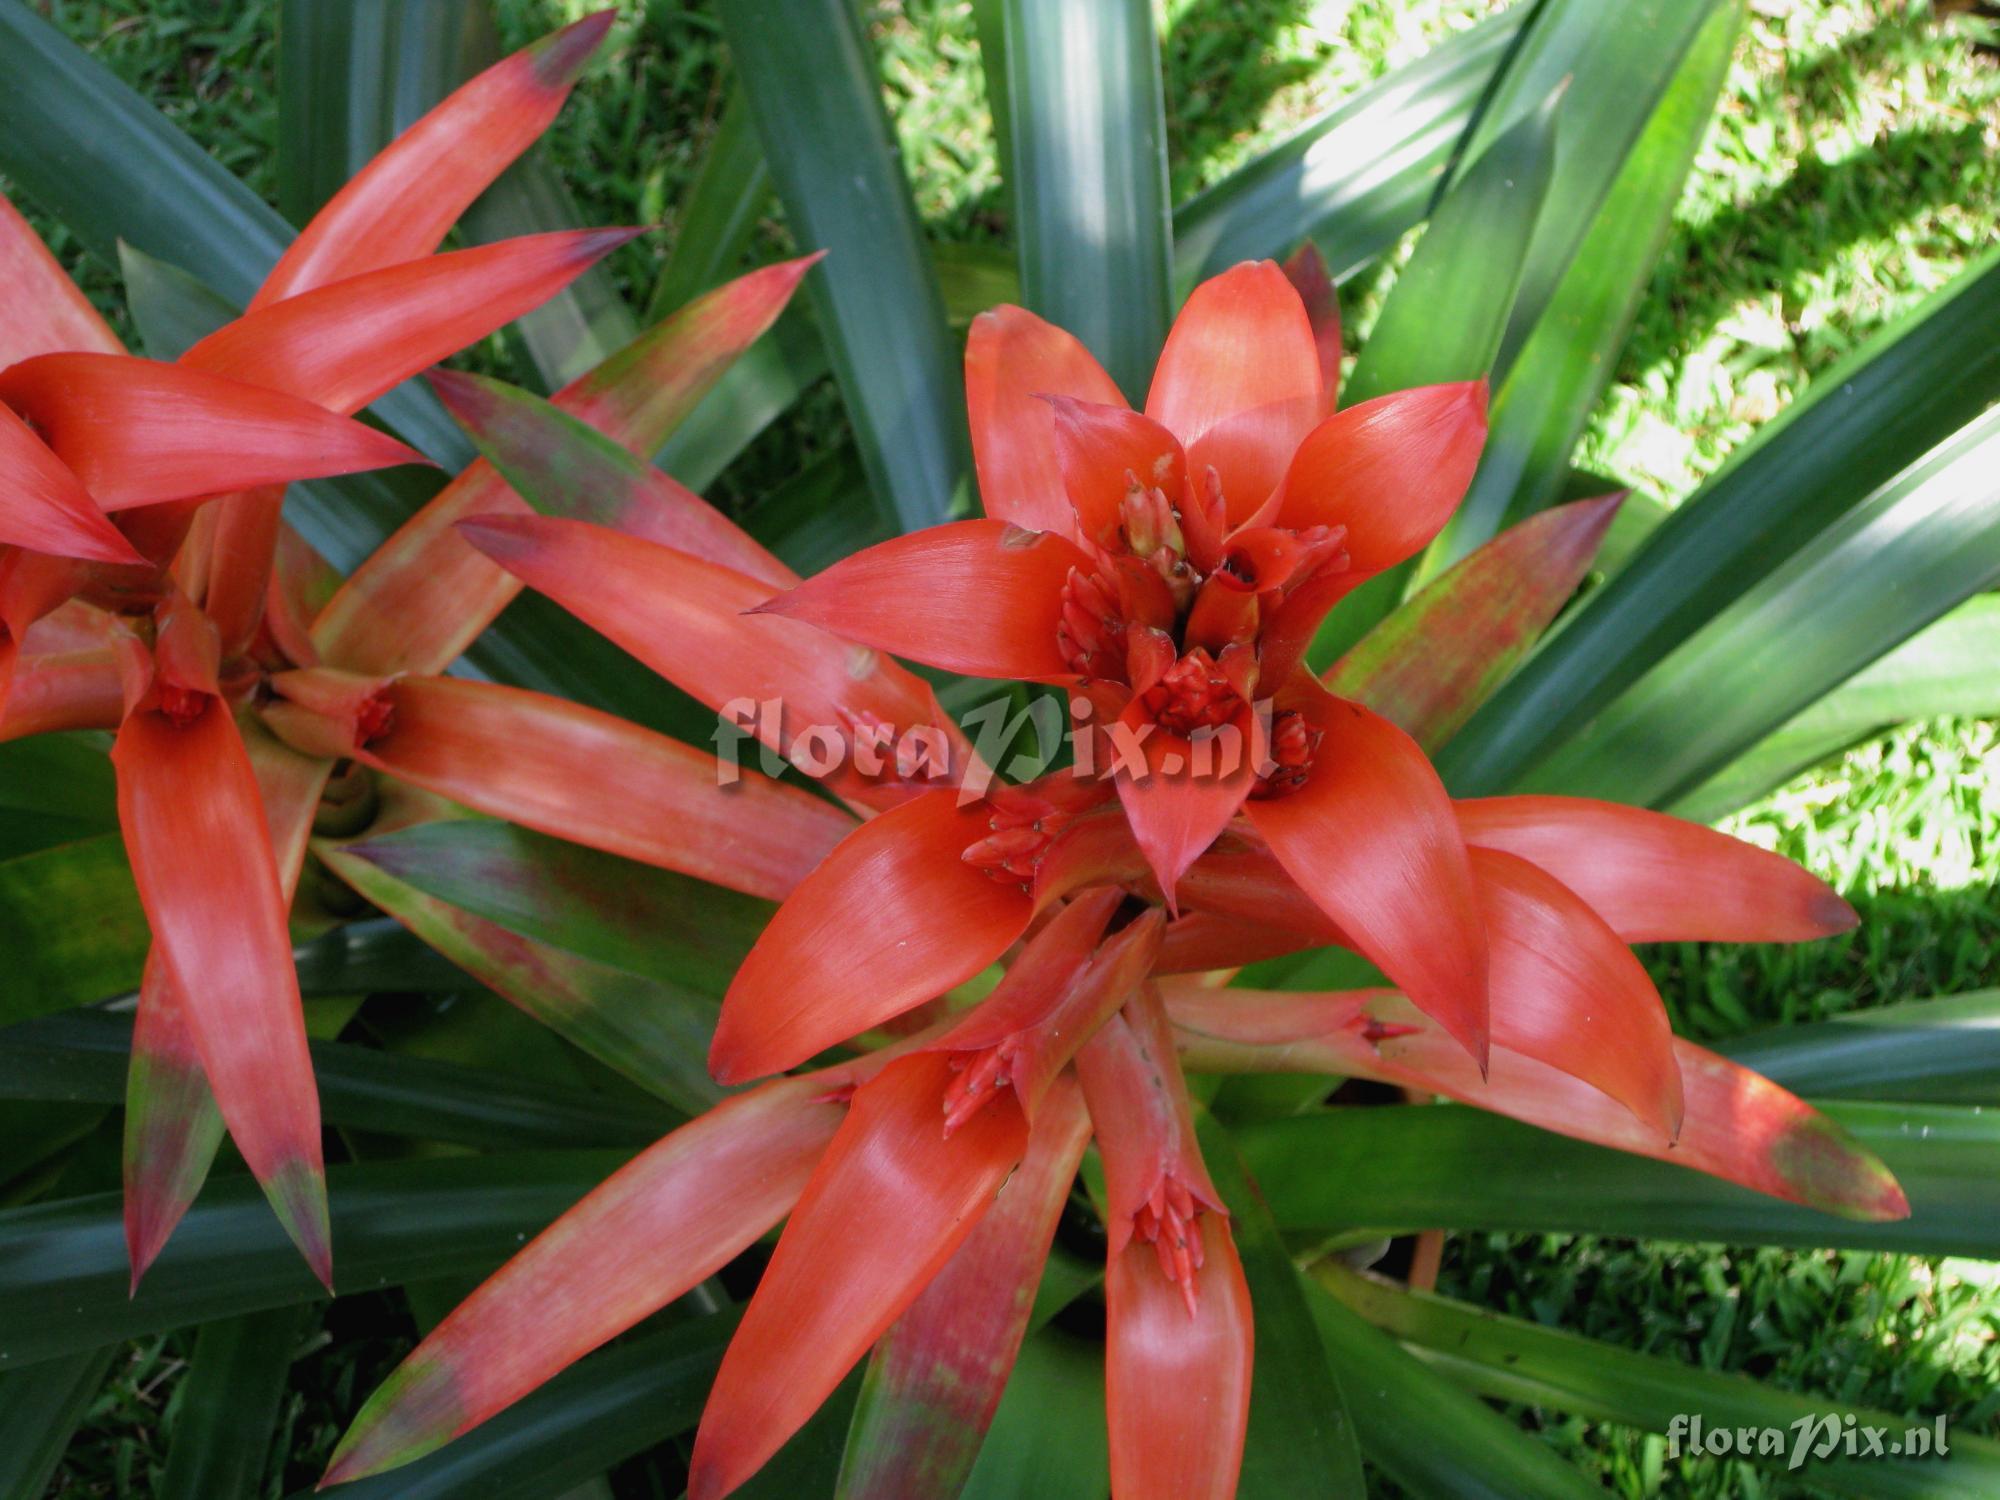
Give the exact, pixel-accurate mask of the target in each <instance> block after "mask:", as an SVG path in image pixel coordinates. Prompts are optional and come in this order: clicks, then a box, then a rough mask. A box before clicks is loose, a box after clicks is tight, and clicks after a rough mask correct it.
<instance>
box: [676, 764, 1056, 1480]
mask: <svg viewBox="0 0 2000 1500" xmlns="http://www.w3.org/2000/svg"><path fill="white" fill-rule="evenodd" d="M912 805H913V806H914V805H916V804H912ZM886 816H888V817H893V816H895V814H893V813H892V814H887V815H886ZM950 1078H951V1067H950V1064H949V1063H948V1062H947V1061H946V1059H944V1058H942V1057H939V1056H937V1055H936V1054H932V1053H920V1054H918V1055H916V1056H914V1057H907V1058H902V1059H899V1060H898V1061H896V1062H893V1063H891V1064H889V1066H888V1067H886V1068H884V1069H883V1070H882V1072H881V1073H880V1074H879V1075H878V1076H877V1077H875V1078H874V1079H873V1080H871V1081H870V1082H868V1083H865V1084H863V1085H862V1086H861V1087H860V1088H858V1089H857V1090H856V1091H855V1094H854V1101H853V1105H852V1107H851V1108H850V1110H849V1112H848V1116H847V1119H846V1120H845V1121H844V1122H843V1123H842V1125H841V1127H840V1129H839V1130H838V1131H837V1132H836V1133H835V1135H834V1138H833V1141H832V1144H830V1145H829V1146H828V1147H827V1151H826V1155H825V1157H824V1159H822V1161H821V1162H820V1165H819V1167H818V1169H817V1170H816V1171H815V1172H814V1173H813V1176H812V1180H811V1181H810V1182H809V1183H807V1185H806V1189H805V1192H804V1194H803V1195H802V1196H801V1197H800V1199H799V1203H798V1207H797V1208H796V1209H794V1210H793V1212H792V1217H791V1222H790V1223H788V1224H787V1225H786V1226H785V1232H784V1234H783V1235H782V1236H781V1237H780V1238H779V1240H778V1248H777V1249H776V1250H775V1251H773V1252H772V1255H771V1263H770V1265H769V1267H768V1268H767V1269H766V1270H765V1272H764V1278H763V1280H762V1281H761V1282H759V1283H758V1286H757V1292H756V1295H755V1296H753V1297H752V1298H751V1299H750V1305H749V1307H748V1308H747V1309H746V1310H745V1312H744V1314H743V1322H742V1324H741V1326H739V1327H738V1329H737V1331H736V1337H735V1338H734V1339H733V1340H732V1341H731V1342H730V1345H729V1352H728V1353H727V1354H725V1355H724V1356H723V1359H722V1368H721V1369H720V1370H718V1371H717V1372H716V1376H715V1385H714V1387H713V1388H712V1389H711V1391H710V1392H709V1398H708V1408H707V1410H706V1411H704V1412H703V1414H702V1419H701V1427H700V1429H699V1430H698V1431H697V1432H696V1434H695V1440H694V1455H693V1457H692V1458H691V1459H690V1460H689V1463H688V1500H718V1497H720V1496H723V1495H727V1494H728V1493H729V1492H730V1491H731V1490H733V1489H735V1488H736V1487H737V1486H738V1485H739V1484H741V1483H742V1482H743V1481H744V1480H746V1479H748V1478H749V1477H750V1476H751V1475H752V1474H754V1473H755V1472H756V1471H757V1470H758V1469H759V1468H761V1467H762V1466H763V1464H764V1462H765V1460H767V1459H768V1458H770V1456H771V1455H772V1454H773V1453H775V1452H777V1450H778V1449H779V1448H780V1447H781V1446H783V1444H784V1442H785V1440H786V1439H787V1438H789V1437H790V1436H791V1435H792V1434H793V1433H794V1432H796V1431H797V1430H798V1429H799V1428H800V1427H801V1426H802V1425H804V1423H805V1421H806V1419H807V1418H808V1417H810V1416H811V1415H812V1414H813V1412H814V1411H815V1410H817V1409H818V1407H819V1404H820V1403H821V1402H822V1401H824V1400H825V1399H826V1397H827V1396H828V1395H829V1394H830V1393H831V1392H832V1390H833V1388H834V1387H835V1386H836V1385H838V1384H839V1383H840V1380H841V1377H842V1376H844V1375H846V1373H847V1372H848V1371H849V1370H850V1369H852V1368H853V1366H854V1364H855V1362H856V1361H857V1360H859V1359H860V1358H861V1356H862V1355H863V1354H865V1353H866V1352H867V1351H868V1348H869V1346H870V1345H872V1344H873V1343H874V1342H875V1341H876V1340H877V1339H878V1338H880V1337H881V1336H882V1335H883V1334H884V1333H885V1332H886V1331H887V1330H888V1328H889V1325H890V1324H892V1323H894V1322H895V1321H896V1319H897V1318H898V1317H900V1316H901V1315H902V1313H903V1311H904V1309H906V1308H907V1307H909V1305H910V1304H911V1303H912V1302H914V1301H915V1300H916V1299H917V1297H918V1295H919V1294H921V1293H922V1292H923V1290H924V1288H925V1287H926V1286H928V1285H929V1284H930V1282H931V1279H932V1278H933V1277H934V1276H936V1275H937V1273H938V1272H939V1271H940V1270H942V1269H943V1268H944V1266H945V1264H946V1263H947V1262H948V1261H950V1259H951V1257H952V1255H953V1254H954V1253H955V1252H956V1251H957V1250H958V1248H959V1246H960V1245H962V1244H963V1243H964V1242H965V1240H966V1237H967V1236H968V1235H970V1234H971V1233H972V1231H973V1229H974V1227H975V1226H976V1225H977V1224H978V1222H979V1220H980V1217H981V1216H982V1215H983V1214H984V1213H985V1212H986V1211H987V1209H988V1208H989V1207H991V1205H992V1203H993V1199H994V1195H995V1194H996V1193H997V1192H998V1191H999V1190H1000V1185H1001V1184H1002V1183H1003V1182H1005V1181H1006V1180H1007V1174H1008V1173H1009V1172H1011V1171H1012V1170H1013V1169H1014V1167H1015V1166H1016V1165H1017V1164H1018V1163H1019V1162H1020V1160H1021V1157H1022V1154H1023V1153H1024V1152H1025V1151H1026V1149H1027V1143H1028V1128H1027V1123H1026V1121H1024V1120H1023V1119H1022V1118H1021V1112H1020V1111H1019V1110H1018V1109H1017V1108H1015V1107H1014V1104H1013V1102H1012V1101H1011V1100H1007V1099H1003V1100H1000V1101H999V1102H998V1103H996V1104H995V1105H994V1106H993V1107H991V1108H989V1109H984V1110H981V1111H980V1112H979V1113H978V1114H977V1115H975V1116H973V1118H972V1119H971V1120H969V1121H967V1122H966V1124H965V1125H964V1126H963V1127H961V1128H960V1129H959V1130H957V1131H955V1132H953V1133H952V1135H951V1136H950V1138H949V1139H947V1138H946V1136H945V1134H944V1130H943V1126H942V1123H941V1102H942V1100H943V1097H944V1092H945V1088H946V1085H947V1084H948V1082H949V1081H950ZM829 1287H838V1288H839V1295H838V1296H828V1295H827V1289H828V1288H829Z"/></svg>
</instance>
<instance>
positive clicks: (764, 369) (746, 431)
mask: <svg viewBox="0 0 2000 1500" xmlns="http://www.w3.org/2000/svg"><path fill="white" fill-rule="evenodd" d="M828 368H829V365H828V363H827V357H826V346H825V344H824V343H822V342H821V340H820V336H819V332H818V330H817V329H815V328H814V327H813V325H812V320H811V318H809V317H808V316H807V315H806V311H805V309H804V308H802V307H800V306H799V305H798V304H797V303H793V304H792V306H791V307H789V308H787V309H786V310H785V313H784V315H783V316H782V317H780V318H779V319H778V321H777V322H776V323H775V324H773V325H772V327H771V331H770V332H769V333H768V334H766V335H765V336H764V337H763V338H761V339H759V340H758V341H757V342H756V343H754V344H752V345H751V346H750V347H749V349H747V350H745V351H744V353H743V355H742V357H741V358H740V359H738V360H737V361H736V363H735V364H733V365H731V366H730V367H729V369H728V370H727V371H725V372H724V374H723V376H722V379H720V380H718V381H717V382H716V383H715V389H714V390H712V391H710V392H709V393H708V394H707V395H706V396H704V397H702V399H701V402H700V404H699V405H697V406H696V407H695V409H694V411H693V412H691V413H690V414H689V415H688V418H687V420H686V421H684V422H682V423H681V425H680V426H679V427H678V428H676V429H675V430H674V433H673V436H671V437H669V438H668V439H667V440H666V442H665V443H663V444H661V446H660V449H659V451H658V452H657V453H655V454H654V455H653V462H654V463H656V464H658V465H659V466H660V467H661V468H663V469H665V470H666V471H667V472H668V473H669V474H671V475H673V476H674V478H676V479H678V480H679V481H680V482H681V483H682V484H684V485H686V486H687V487H688V488H689V489H691V490H705V489H707V488H708V486H709V485H710V484H712V483H714V481H715V477H716V475H718V474H720V473H721V472H722V471H723V470H724V469H726V468H728V467H729V465H730V463H731V461H733V460H734V459H735V457H736V455H737V454H739V453H741V452H742V451H743V450H744V448H745V447H747V446H748V445H749V443H750V440H751V439H752V438H754V437H755V436H756V435H757V434H758V433H760V432H762V431H763V430H764V429H765V428H766V427H768V426H770V425H771V423H772V422H773V421H775V420H776V419H777V418H778V416H779V415H780V414H781V413H783V412H784V411H786V410H788V409H789V408H790V407H791V405H792V404H793V403H794V402H795V401H797V400H798V399H799V397H800V396H802V395H804V394H805V392H806V391H807V389H808V388H810V387H811V386H812V385H813V384H814V383H815V382H817V381H818V380H820V379H821V378H822V377H823V376H824V375H825V374H826V372H827V370H828Z"/></svg>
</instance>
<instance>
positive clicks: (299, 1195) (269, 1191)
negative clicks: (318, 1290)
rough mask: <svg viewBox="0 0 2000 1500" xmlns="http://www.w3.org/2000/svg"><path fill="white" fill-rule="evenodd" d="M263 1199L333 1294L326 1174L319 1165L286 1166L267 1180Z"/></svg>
mask: <svg viewBox="0 0 2000 1500" xmlns="http://www.w3.org/2000/svg"><path fill="white" fill-rule="evenodd" d="M263 1186H264V1195H265V1196H266V1197H267V1198H269V1199H270V1200H271V1207H272V1209H273V1210H274V1211H275V1212H276V1213H277V1215H278V1222H279V1223H280V1224H283V1225H284V1226H285V1233H286V1234H288V1235H290V1236H291V1240H292V1243H293V1244H294V1245H296V1246H298V1249H299V1254H301V1255H303V1256H304V1257H305V1261H306V1265H307V1266H309V1267H310V1268H311V1270H312V1273H313V1275H314V1276H315V1277H316V1278H317V1279H318V1281H319V1284H320V1285H321V1286H323V1287H325V1288H326V1289H327V1292H328V1294H329V1295H331V1294H332V1293H333V1229H332V1226H331V1225H330V1224H329V1223H328V1221H327V1212H326V1173H325V1170H324V1169H323V1168H322V1167H321V1166H320V1165H319V1164H318V1163H317V1162H308V1161H303V1160H297V1161H291V1162H287V1163H286V1164H285V1165H284V1166H282V1167H280V1168H278V1169H277V1170H276V1171H275V1172H273V1173H271V1174H270V1175H269V1176H268V1177H266V1178H265V1179H264V1184H263Z"/></svg>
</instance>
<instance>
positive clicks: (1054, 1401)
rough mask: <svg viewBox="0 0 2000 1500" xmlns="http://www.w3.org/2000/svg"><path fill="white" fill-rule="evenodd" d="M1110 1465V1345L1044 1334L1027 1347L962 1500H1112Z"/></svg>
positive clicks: (1055, 1333) (1057, 1332)
mask: <svg viewBox="0 0 2000 1500" xmlns="http://www.w3.org/2000/svg"><path fill="white" fill-rule="evenodd" d="M1056 1454H1060V1455H1061V1456H1062V1459H1061V1462H1059V1463H1058V1462H1053V1461H1052V1455H1056ZM1107 1464H1108V1453H1107V1449H1106V1445H1105V1431H1104V1349H1103V1346H1102V1345H1100V1344H1096V1343H1085V1342H1084V1341H1083V1340H1081V1339H1077V1338H1073V1337H1071V1336H1070V1335H1068V1334H1066V1333H1063V1332H1062V1331H1060V1330H1059V1329H1054V1328H1050V1329H1044V1330H1043V1331H1042V1332H1040V1333H1037V1334H1034V1335H1032V1336H1030V1337H1029V1339H1028V1341H1027V1342H1026V1343H1025V1344H1023V1345H1022V1346H1021V1355H1020V1358H1019V1359H1017V1360H1015V1361H1014V1373H1013V1375H1012V1376H1011V1377H1010V1378H1009V1379H1008V1381H1007V1390H1006V1394H1004V1395H1003V1396H1002V1397H1001V1398H1000V1409H999V1411H997V1412H995V1413H994V1414H993V1425H992V1427H991V1428H989V1429H988V1430H987V1433H986V1442H985V1444H984V1446H982V1447H981V1448H980V1450H979V1459H978V1462H976V1463H975V1464H974V1465H973V1466H972V1474H971V1476H970V1477H969V1478H968V1479H967V1480H966V1482H965V1489H964V1490H963V1491H962V1492H961V1493H960V1497H959V1500H1104V1495H1105V1493H1106V1491H1107V1490H1108V1489H1109V1487H1110V1481H1109V1480H1108V1479H1107V1478H1106V1472H1107Z"/></svg>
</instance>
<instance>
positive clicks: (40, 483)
mask: <svg viewBox="0 0 2000 1500" xmlns="http://www.w3.org/2000/svg"><path fill="white" fill-rule="evenodd" d="M0 545H11V546H15V547H27V548H30V549H32V550H34V551H36V552H50V553H54V554H56V555H58V556H61V557H77V558H84V559H87V560H89V561H92V562H109V563H139V562H143V561H144V560H145V559H143V558H142V557H140V556H139V554H138V553H137V552H135V551H133V550H132V544H131V543H130V542H128V541H126V540H125V534H124V533H123V532H121V531H120V530H119V529H118V528H117V527H116V526H113V525H112V524H111V522H110V521H109V520H108V519H107V518H106V516H105V514H104V512H103V511H101V510H99V509H98V508H97V502H96V501H94V500H92V499H91V497H90V491H88V490H87V489H85V488H84V487H83V483H82V481H81V480H79V479H78V478H77V477H76V475H74V474H72V473H71V472H70V471H69V469H68V467H67V466H65V465H64V463H63V462H62V460H61V459H59V458H57V457H56V456H55V454H53V453H51V452H49V450H48V449H47V448H46V447H44V446H43V444H42V440H41V439H40V438H38V437H36V436H35V434H34V433H33V432H32V431H31V430H30V429H29V427H28V424H27V423H25V422H23V421H22V420H21V419H20V418H19V417H17V416H15V415H14V413H13V412H12V411H10V410H8V408H6V407H5V406H0Z"/></svg>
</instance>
